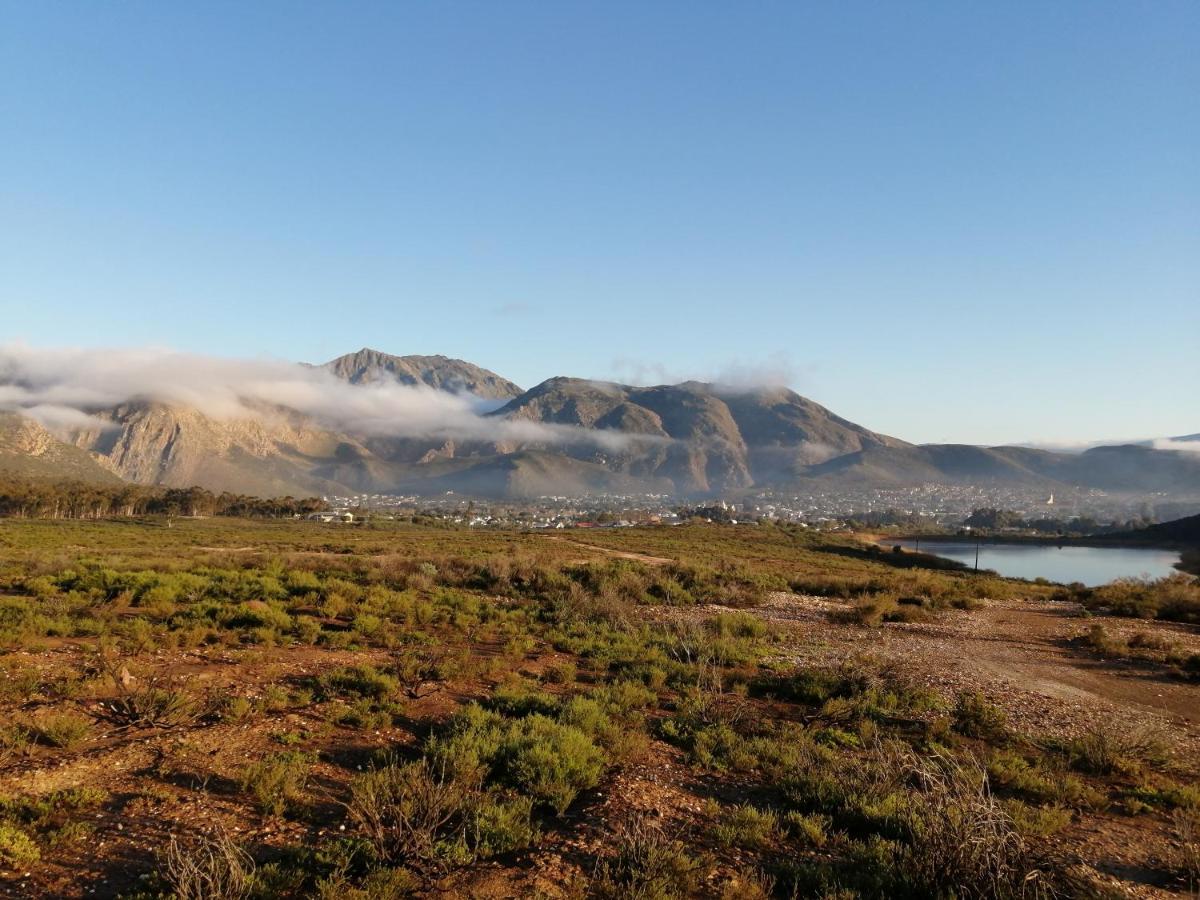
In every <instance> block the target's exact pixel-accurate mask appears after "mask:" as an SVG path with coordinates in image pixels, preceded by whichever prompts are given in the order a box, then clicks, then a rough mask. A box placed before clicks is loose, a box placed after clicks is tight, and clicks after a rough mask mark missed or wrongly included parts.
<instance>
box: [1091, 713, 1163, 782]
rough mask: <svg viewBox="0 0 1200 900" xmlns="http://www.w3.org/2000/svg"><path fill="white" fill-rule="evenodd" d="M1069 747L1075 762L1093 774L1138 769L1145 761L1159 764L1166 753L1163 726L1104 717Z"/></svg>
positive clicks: (1107, 773) (1108, 773)
mask: <svg viewBox="0 0 1200 900" xmlns="http://www.w3.org/2000/svg"><path fill="white" fill-rule="evenodd" d="M1067 750H1068V752H1069V754H1070V757H1071V763H1072V765H1074V766H1075V767H1076V768H1077V769H1081V770H1083V771H1084V772H1090V773H1091V774H1093V775H1110V774H1112V773H1113V772H1118V771H1127V770H1131V769H1136V768H1137V767H1138V766H1139V765H1140V764H1142V763H1145V762H1149V763H1159V762H1161V761H1162V760H1163V758H1164V756H1165V753H1166V748H1165V741H1164V739H1163V735H1162V732H1161V731H1160V730H1159V729H1157V728H1152V727H1149V726H1146V727H1140V728H1130V727H1128V726H1126V725H1124V724H1119V723H1114V722H1110V721H1106V720H1103V719H1101V720H1098V721H1097V722H1095V723H1094V724H1092V725H1089V726H1088V727H1087V728H1086V729H1084V731H1083V733H1082V734H1080V735H1079V736H1078V737H1075V738H1072V739H1071V741H1070V742H1069V743H1068V745H1067Z"/></svg>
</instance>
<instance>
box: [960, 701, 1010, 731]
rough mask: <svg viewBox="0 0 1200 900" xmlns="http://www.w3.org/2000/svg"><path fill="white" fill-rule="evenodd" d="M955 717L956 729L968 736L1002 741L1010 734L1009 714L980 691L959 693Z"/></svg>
mask: <svg viewBox="0 0 1200 900" xmlns="http://www.w3.org/2000/svg"><path fill="white" fill-rule="evenodd" d="M953 719H954V730H955V731H957V732H958V733H959V734H964V735H966V736H967V737H972V738H979V739H981V740H986V741H1002V740H1004V739H1005V737H1006V736H1007V734H1008V715H1007V714H1006V713H1005V712H1004V710H1003V709H1001V708H1000V707H999V706H996V705H995V704H993V703H989V702H988V701H987V699H986V698H985V697H984V696H983V694H981V693H979V692H978V691H975V692H973V693H961V694H959V695H958V697H957V699H956V700H955V702H954V712H953Z"/></svg>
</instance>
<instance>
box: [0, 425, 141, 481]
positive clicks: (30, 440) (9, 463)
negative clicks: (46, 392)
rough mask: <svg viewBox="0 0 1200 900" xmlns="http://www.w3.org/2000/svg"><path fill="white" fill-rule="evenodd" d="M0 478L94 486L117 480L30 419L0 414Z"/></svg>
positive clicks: (86, 454)
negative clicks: (9, 477)
mask: <svg viewBox="0 0 1200 900" xmlns="http://www.w3.org/2000/svg"><path fill="white" fill-rule="evenodd" d="M0 474H4V475H16V476H19V477H21V478H61V479H69V480H71V481H83V482H87V483H95V484H117V483H120V481H121V479H120V478H119V477H118V476H117V475H116V474H114V473H113V472H112V471H111V470H110V469H108V468H106V467H105V466H104V465H102V464H101V463H100V462H99V461H98V460H97V458H96V457H94V456H92V455H91V454H90V453H88V452H87V451H86V450H81V449H80V448H78V447H74V446H72V445H70V444H67V443H64V442H63V441H60V440H59V439H58V438H56V437H54V435H52V434H51V433H50V432H49V431H47V430H46V429H45V428H43V427H42V426H41V425H39V424H38V423H37V422H35V421H33V420H32V419H29V418H26V417H24V416H20V415H17V414H15V413H5V412H0Z"/></svg>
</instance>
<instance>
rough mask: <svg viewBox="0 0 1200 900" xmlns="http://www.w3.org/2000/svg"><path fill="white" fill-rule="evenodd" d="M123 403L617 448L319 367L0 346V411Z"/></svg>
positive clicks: (62, 421)
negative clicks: (297, 416) (357, 381)
mask: <svg viewBox="0 0 1200 900" xmlns="http://www.w3.org/2000/svg"><path fill="white" fill-rule="evenodd" d="M130 402H160V403H166V404H172V405H182V406H188V407H192V408H194V409H196V410H198V411H199V412H201V413H203V414H204V415H206V416H209V417H211V418H214V419H220V420H231V419H261V418H264V417H270V416H271V415H286V413H287V411H295V412H299V413H301V414H303V415H305V416H308V417H310V418H312V419H313V420H315V421H316V422H317V423H318V424H319V425H320V426H322V427H325V428H329V429H331V430H335V431H346V432H351V433H354V434H359V435H372V436H390V437H413V438H426V437H428V438H439V439H441V438H450V439H455V440H478V441H489V442H493V441H497V442H513V443H521V444H526V443H545V444H570V443H591V444H597V445H600V446H602V447H605V448H606V449H617V448H619V447H620V446H623V445H624V444H625V443H627V442H628V440H629V438H628V437H626V436H625V435H622V434H619V433H616V432H604V431H599V432H597V431H589V430H586V429H581V428H573V427H570V426H563V425H548V424H543V423H540V422H529V421H520V420H510V419H501V418H496V417H492V416H486V415H484V414H483V410H482V408H481V404H480V401H479V400H478V398H476V397H473V396H472V395H469V394H451V393H447V392H445V391H439V390H435V389H434V388H429V387H424V386H415V387H414V386H411V385H404V384H400V383H398V382H379V383H373V384H365V385H351V384H349V383H347V382H345V381H342V380H341V379H339V378H337V377H336V376H334V375H333V374H331V373H330V372H328V371H326V370H325V369H321V368H312V367H308V366H302V365H299V364H296V363H291V362H287V361H284V360H278V359H269V358H259V359H235V358H229V357H219V356H205V355H201V354H193V353H181V352H179V351H175V350H170V349H166V348H156V347H151V348H122V349H78V348H66V349H46V348H34V347H30V346H27V345H25V344H0V410H8V411H14V412H20V413H22V414H24V415H27V416H29V417H31V418H34V419H37V420H38V421H40V422H42V423H43V424H45V425H46V426H47V427H49V428H51V429H54V430H57V431H60V432H61V431H64V430H73V429H79V428H96V427H105V426H106V423H105V421H104V419H103V418H101V417H100V414H102V413H104V412H105V411H106V410H110V409H112V408H113V407H116V406H120V405H121V404H124V403H130Z"/></svg>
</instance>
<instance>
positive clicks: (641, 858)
mask: <svg viewBox="0 0 1200 900" xmlns="http://www.w3.org/2000/svg"><path fill="white" fill-rule="evenodd" d="M612 843H613V845H614V847H615V853H614V854H613V856H612V857H610V858H608V859H604V860H602V861H601V862H600V863H599V865H597V867H596V871H595V873H594V875H593V878H592V884H591V890H592V893H593V894H594V896H596V897H597V898H599V900H676V898H684V897H690V896H693V895H694V893H695V891H696V890H697V889H698V887H699V885H700V878H701V865H700V861H699V860H697V859H696V858H695V857H693V856H691V855H690V854H689V853H688V852H687V850H686V849H685V847H684V844H683V842H682V841H679V840H676V839H674V838H671V837H669V836H668V835H666V834H664V833H663V832H662V831H661V830H659V829H657V828H654V827H653V826H651V825H649V824H648V823H646V822H645V821H644V820H635V821H632V822H629V823H627V824H625V825H623V826H622V827H621V828H620V829H619V830H618V831H617V833H616V834H615V835H614V836H613V841H612Z"/></svg>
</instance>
